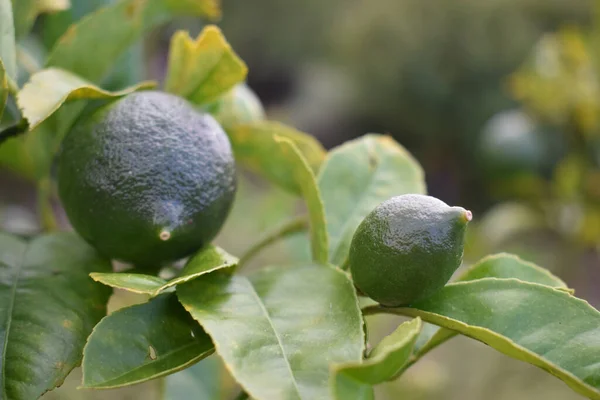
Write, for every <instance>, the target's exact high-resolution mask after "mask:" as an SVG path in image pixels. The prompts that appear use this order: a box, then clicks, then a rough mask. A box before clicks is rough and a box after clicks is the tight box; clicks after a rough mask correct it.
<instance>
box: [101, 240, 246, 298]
mask: <svg viewBox="0 0 600 400" xmlns="http://www.w3.org/2000/svg"><path fill="white" fill-rule="evenodd" d="M237 263H238V259H237V258H236V257H234V256H232V255H231V254H228V253H227V252H226V251H225V250H223V249H221V248H219V247H216V246H212V245H210V246H208V247H206V248H204V249H202V250H200V251H199V252H197V253H196V254H195V255H194V256H193V257H192V258H190V259H189V260H188V262H187V263H186V264H185V267H184V268H183V270H182V271H181V274H180V275H179V276H178V277H176V278H173V279H171V280H170V281H166V280H164V279H161V278H158V277H156V276H152V275H145V274H129V273H94V274H91V275H90V276H91V277H92V279H94V280H95V281H97V282H101V283H103V284H105V285H108V286H112V287H114V288H119V289H124V290H128V291H130V292H134V293H141V294H149V295H151V296H156V295H158V294H160V293H161V292H163V291H165V290H167V289H168V288H170V287H173V286H176V285H179V284H182V283H184V282H188V281H191V280H192V279H196V278H198V277H199V276H202V275H204V274H208V273H209V272H213V271H216V270H219V269H222V268H230V267H233V266H235V265H237Z"/></svg>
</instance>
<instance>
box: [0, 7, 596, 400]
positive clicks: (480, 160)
mask: <svg viewBox="0 0 600 400" xmlns="http://www.w3.org/2000/svg"><path fill="white" fill-rule="evenodd" d="M71 2H72V4H73V8H72V10H70V11H67V12H62V13H59V14H55V15H48V16H43V17H42V18H40V19H39V20H38V21H37V22H36V25H35V29H34V33H33V34H32V35H31V36H30V37H27V38H23V39H22V40H21V41H20V43H19V46H20V49H22V51H21V53H20V57H19V68H20V78H21V81H22V82H23V81H25V80H26V79H27V77H28V75H29V73H31V72H32V71H35V69H36V68H39V65H40V63H41V60H43V57H44V55H45V54H46V52H47V51H48V49H49V48H51V46H52V44H53V43H54V41H55V40H56V39H57V38H58V37H59V36H60V35H61V34H62V33H63V32H64V31H65V29H66V27H67V26H68V24H69V23H71V22H73V21H76V20H78V19H79V18H81V16H83V15H85V14H86V13H87V12H89V11H91V10H93V9H95V8H97V7H99V6H102V5H103V4H106V3H110V2H111V1H109V0H93V1H92V0H71ZM599 10H600V6H599V5H598V4H595V3H594V2H593V1H592V0H589V1H587V0H485V1H481V0H452V1H443V0H437V1H422V0H370V1H364V0H327V1H322V0H305V1H296V2H292V1H283V0H254V1H240V0H238V1H235V0H223V18H222V20H221V21H220V23H219V26H220V27H221V28H222V30H223V32H224V34H225V36H226V37H227V39H228V40H229V41H230V42H231V44H232V46H233V48H234V49H235V50H236V51H237V52H238V54H240V56H241V57H242V58H243V59H244V60H245V61H246V63H247V64H248V66H249V70H250V73H249V77H248V84H249V86H250V87H251V88H252V89H253V90H254V91H255V92H257V94H258V96H259V97H260V98H261V100H262V101H263V103H264V105H265V108H266V110H267V113H268V116H269V118H270V119H275V120H279V121H282V122H285V123H288V124H290V125H293V126H296V127H297V128H299V129H301V130H304V131H306V132H309V133H311V134H313V135H315V136H316V137H318V138H319V140H321V141H322V142H323V143H324V144H325V145H326V146H327V147H328V148H331V147H333V146H336V145H338V144H340V143H342V142H344V141H346V140H348V139H351V138H354V137H357V136H360V135H362V134H364V133H367V132H379V133H389V134H391V135H393V136H394V137H395V138H396V139H397V140H398V141H399V142H400V143H402V144H403V145H404V146H406V147H407V148H408V149H409V150H410V151H411V152H412V153H413V154H414V155H415V157H416V158H417V159H418V160H419V162H421V164H422V165H423V167H424V169H425V171H426V175H427V182H428V188H429V193H430V194H432V195H434V196H436V197H439V198H441V199H442V200H444V201H446V202H447V203H449V204H452V205H462V206H465V207H467V208H470V209H471V210H473V212H474V214H475V218H476V219H475V221H476V222H475V223H473V224H472V226H471V227H470V231H469V238H468V244H467V248H466V251H465V264H466V265H468V264H469V263H472V262H474V261H476V260H477V259H479V258H480V257H482V256H484V255H486V254H489V253H494V252H500V251H507V252H514V253H517V254H519V255H521V256H522V257H523V258H525V259H527V260H531V261H534V262H536V263H538V264H540V265H542V266H544V267H546V268H549V269H550V270H552V271H553V272H554V273H556V274H558V275H559V276H561V277H562V278H563V279H564V280H566V281H567V282H568V283H569V285H570V286H572V287H574V288H575V289H576V291H577V294H578V296H579V297H582V298H585V299H587V300H588V301H589V302H590V303H592V304H593V305H595V306H596V307H598V306H600V257H599V245H600V18H599V15H600V13H599V12H598V11H599ZM202 26H203V25H202V22H201V21H197V20H189V19H180V20H178V21H176V22H174V23H171V24H168V25H165V26H163V27H161V28H160V29H158V30H156V31H155V32H153V33H152V34H150V35H149V36H148V37H147V38H146V40H145V41H144V43H139V44H137V45H136V46H135V47H134V48H132V49H131V50H130V51H129V52H128V54H127V55H126V56H124V57H123V58H122V60H121V61H120V62H119V65H118V66H117V67H116V68H115V70H114V71H113V73H111V74H110V76H109V77H108V78H107V80H106V82H105V85H104V86H105V87H107V88H116V87H122V86H124V85H126V84H128V83H132V82H135V81H139V80H141V79H144V78H152V79H157V80H160V79H161V78H162V76H163V75H164V70H165V67H166V54H167V50H168V46H169V40H170V37H171V35H172V34H173V32H175V31H176V30H177V29H187V30H189V31H190V32H191V33H192V35H195V34H197V33H198V32H199V31H200V30H201V28H202ZM22 82H21V83H22ZM55 208H56V211H57V212H58V213H59V214H60V205H59V204H58V202H55ZM248 210H252V218H248ZM301 210H302V205H301V203H300V202H299V201H298V199H296V198H294V197H292V196H290V195H288V194H286V193H284V192H282V191H280V190H279V189H277V188H274V187H272V186H270V185H269V184H267V183H266V182H263V181H261V180H259V179H258V178H256V177H254V176H251V175H248V174H245V173H242V178H241V187H240V191H239V193H238V196H237V200H236V204H235V208H234V211H233V212H232V215H231V217H230V219H229V220H228V223H227V225H226V227H225V229H224V231H223V232H222V234H221V235H220V237H219V238H218V240H217V242H218V243H219V244H220V245H221V246H223V247H224V248H226V249H228V251H230V252H231V253H233V254H241V253H243V251H244V250H245V249H247V248H248V247H249V246H250V245H251V244H252V243H253V241H254V239H255V238H256V237H257V235H259V234H260V233H261V232H264V231H266V230H268V229H269V228H271V227H273V226H275V225H277V224H278V222H280V221H281V220H282V219H286V218H287V217H288V216H290V215H292V214H295V213H298V212H300V211H301ZM36 212H37V209H36V197H35V191H34V188H33V186H32V185H31V184H30V183H29V182H28V181H27V179H26V178H23V177H19V176H17V175H15V174H14V173H12V172H11V171H10V169H9V168H4V169H0V226H1V227H2V228H3V229H6V230H10V231H14V232H19V233H25V234H29V233H35V232H36V231H38V230H39V229H40V227H39V223H38V219H37V216H36ZM62 219H63V221H62V223H63V224H67V222H66V220H65V218H64V216H63V217H62ZM295 243H297V241H290V242H289V243H280V244H278V245H276V246H273V247H271V248H270V249H269V251H267V252H264V253H262V254H261V256H260V257H259V258H257V259H256V260H255V261H254V264H255V265H264V264H265V263H274V262H278V261H285V260H289V259H291V258H294V257H297V256H298V252H299V250H298V248H297V246H295ZM141 300H142V299H141V298H135V297H131V296H125V295H124V294H122V293H118V294H117V295H116V296H114V298H113V301H112V303H111V304H112V308H113V309H115V308H119V307H122V306H124V305H127V304H132V303H134V302H137V301H141ZM370 318H371V319H369V324H370V330H371V339H372V341H373V342H374V343H375V342H376V341H377V340H378V338H380V337H382V336H384V335H386V334H388V333H389V332H391V331H392V330H393V329H394V328H395V326H396V325H397V323H398V321H392V322H390V321H387V322H386V321H384V320H383V319H381V318H380V317H370ZM196 368H197V370H195V371H194V372H195V373H196V375H197V376H199V377H200V382H202V379H201V378H202V376H206V377H208V376H211V377H212V376H213V375H211V374H214V371H220V372H219V373H218V376H219V377H220V378H219V380H218V382H219V383H221V382H223V385H217V386H218V387H219V388H220V387H221V386H222V387H223V389H219V388H217V389H215V388H214V387H212V386H211V385H213V386H214V385H215V382H214V379H212V380H211V379H205V382H204V383H203V385H204V386H202V388H203V389H202V388H200V386H193V385H192V386H191V389H189V391H188V392H187V393H188V394H182V395H181V397H179V398H184V399H188V398H189V399H196V398H198V399H203V398H207V399H209V398H211V396H213V395H215V396H217V397H218V398H222V399H232V398H234V397H235V394H236V388H235V387H234V385H233V384H232V383H231V381H230V379H229V378H228V377H227V373H226V372H225V371H224V369H223V368H222V367H220V364H219V362H218V360H216V359H215V360H206V361H203V362H201V363H200V364H198V366H197V367H196ZM203 368H204V369H207V370H211V371H213V372H211V373H206V374H204V372H203V371H204V369H203ZM189 377H190V374H185V375H184V374H182V375H179V378H176V379H180V381H181V382H184V383H182V385H183V384H190V382H192V381H189ZM78 380H79V377H78V372H75V373H74V374H72V376H71V377H70V378H69V379H68V380H67V383H66V384H65V385H64V387H63V388H61V389H59V390H57V391H55V392H52V393H49V394H48V395H47V396H46V397H45V398H46V399H67V400H70V399H123V400H124V399H138V398H144V399H153V398H156V399H158V398H159V397H158V395H155V391H156V390H157V388H158V387H159V386H160V385H164V384H165V383H164V382H152V383H148V384H144V385H141V386H139V387H134V388H128V389H122V390H114V391H108V392H81V391H77V390H75V387H76V386H77V385H78V382H79V381H78ZM186 380H187V381H186ZM185 382H187V383H185ZM192 393H193V394H192ZM209 393H212V394H209ZM215 393H220V394H215ZM378 394H379V398H381V399H400V398H402V399H407V400H428V399H448V400H455V399H456V400H458V399H461V400H462V399H466V400H471V399H472V400H476V399H481V398H486V399H488V400H503V399H517V400H520V399H528V400H533V399H547V400H554V399H556V400H569V399H578V398H580V397H579V396H578V395H576V394H573V393H571V391H570V390H568V389H567V388H566V386H565V385H564V384H562V383H561V382H559V381H558V380H556V379H554V378H552V377H551V376H549V375H547V374H545V373H543V372H541V371H540V370H538V369H536V368H534V367H532V366H529V365H525V364H523V363H520V362H517V361H514V360H511V359H508V358H507V357H505V356H502V355H500V354H498V353H496V352H494V351H493V350H491V349H489V348H487V347H486V346H484V345H482V344H480V343H478V342H475V341H472V340H468V339H465V338H457V339H453V340H452V341H451V342H449V343H448V344H447V345H445V346H443V347H442V348H440V349H438V350H436V351H434V352H432V353H431V354H430V355H428V356H427V357H426V358H425V359H424V360H423V362H422V363H420V364H417V365H416V366H414V367H413V368H412V369H411V370H409V371H408V372H407V374H406V375H405V376H403V377H402V378H401V379H400V380H398V381H397V382H394V383H390V384H387V385H383V386H382V387H380V388H379V393H378ZM153 396H154V397H153Z"/></svg>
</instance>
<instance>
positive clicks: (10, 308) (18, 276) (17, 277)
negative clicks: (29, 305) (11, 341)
mask: <svg viewBox="0 0 600 400" xmlns="http://www.w3.org/2000/svg"><path fill="white" fill-rule="evenodd" d="M27 249H28V246H25V248H24V249H23V253H22V254H21V257H20V261H21V262H19V263H17V265H18V266H17V271H16V274H15V281H14V283H13V286H12V293H11V296H10V299H9V300H10V304H9V306H8V313H7V316H8V322H7V324H6V335H5V337H4V345H3V348H2V360H3V362H2V394H3V395H4V398H6V399H8V394H7V393H6V362H4V361H6V350H7V348H8V338H9V336H10V330H11V325H12V314H13V312H14V309H15V297H16V294H17V286H18V285H19V280H20V279H21V271H22V270H23V264H24V260H25V254H26V253H27Z"/></svg>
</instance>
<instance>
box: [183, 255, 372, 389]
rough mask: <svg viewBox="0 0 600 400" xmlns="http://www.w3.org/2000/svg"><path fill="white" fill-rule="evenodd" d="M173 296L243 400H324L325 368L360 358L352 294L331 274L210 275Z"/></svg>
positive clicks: (300, 270) (309, 270)
mask: <svg viewBox="0 0 600 400" xmlns="http://www.w3.org/2000/svg"><path fill="white" fill-rule="evenodd" d="M316 294H318V295H316ZM177 295H178V297H179V300H180V301H181V303H182V304H183V305H184V306H185V308H186V309H187V310H188V311H189V312H190V313H191V314H192V316H193V317H194V318H195V319H196V320H197V321H198V322H200V324H201V325H202V326H203V327H204V329H205V330H206V332H207V333H208V334H209V335H210V336H211V337H212V339H213V341H214V343H215V348H216V350H217V353H218V354H219V355H220V356H221V358H222V359H223V360H224V362H225V364H226V365H227V368H228V370H229V371H230V372H231V374H232V375H233V376H234V378H235V379H236V380H237V382H239V383H240V384H241V385H242V387H243V388H244V390H246V392H248V394H249V395H250V396H251V397H254V398H257V399H261V400H269V399H276V400H279V399H307V400H308V399H310V400H318V399H327V398H329V387H328V386H329V385H328V379H329V364H330V363H344V362H351V361H359V360H360V359H361V358H362V351H363V347H364V332H363V322H362V316H361V314H360V311H359V309H358V300H357V298H356V292H355V290H354V286H353V285H352V282H351V281H350V279H349V277H348V276H347V275H346V274H345V273H344V272H342V271H340V270H338V269H336V268H332V267H328V266H323V265H313V264H300V265H294V266H290V267H283V266H276V267H271V268H265V269H261V270H259V271H257V272H255V273H253V274H251V275H250V276H249V277H247V278H246V277H243V276H237V275H234V276H231V275H227V274H223V273H219V272H217V273H213V274H209V275H206V276H204V277H202V278H200V279H196V280H194V281H191V282H189V283H186V284H184V285H180V286H178V287H177Z"/></svg>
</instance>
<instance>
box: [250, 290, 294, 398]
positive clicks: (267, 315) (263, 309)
mask: <svg viewBox="0 0 600 400" xmlns="http://www.w3.org/2000/svg"><path fill="white" fill-rule="evenodd" d="M248 283H249V285H250V289H251V293H252V295H253V296H254V297H255V298H256V301H257V302H258V305H259V306H260V309H261V310H262V312H263V313H264V315H265V317H266V318H267V321H269V326H270V327H271V329H272V330H273V334H274V335H275V338H276V339H277V344H278V345H279V348H280V349H281V354H282V355H283V359H284V360H285V365H286V366H287V367H288V371H289V373H290V377H291V378H292V382H293V384H294V389H296V393H297V394H298V398H300V399H301V398H302V394H301V393H300V388H299V387H298V382H296V378H295V376H294V371H293V370H292V365H291V364H290V361H289V359H288V356H287V354H286V352H285V347H283V342H282V341H281V338H280V337H279V334H278V333H277V330H276V329H275V326H274V325H273V322H272V321H271V318H270V315H269V311H268V310H267V308H266V307H265V306H264V303H263V301H262V299H261V298H260V296H259V295H258V292H257V291H256V289H255V288H254V285H253V284H252V282H248Z"/></svg>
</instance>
